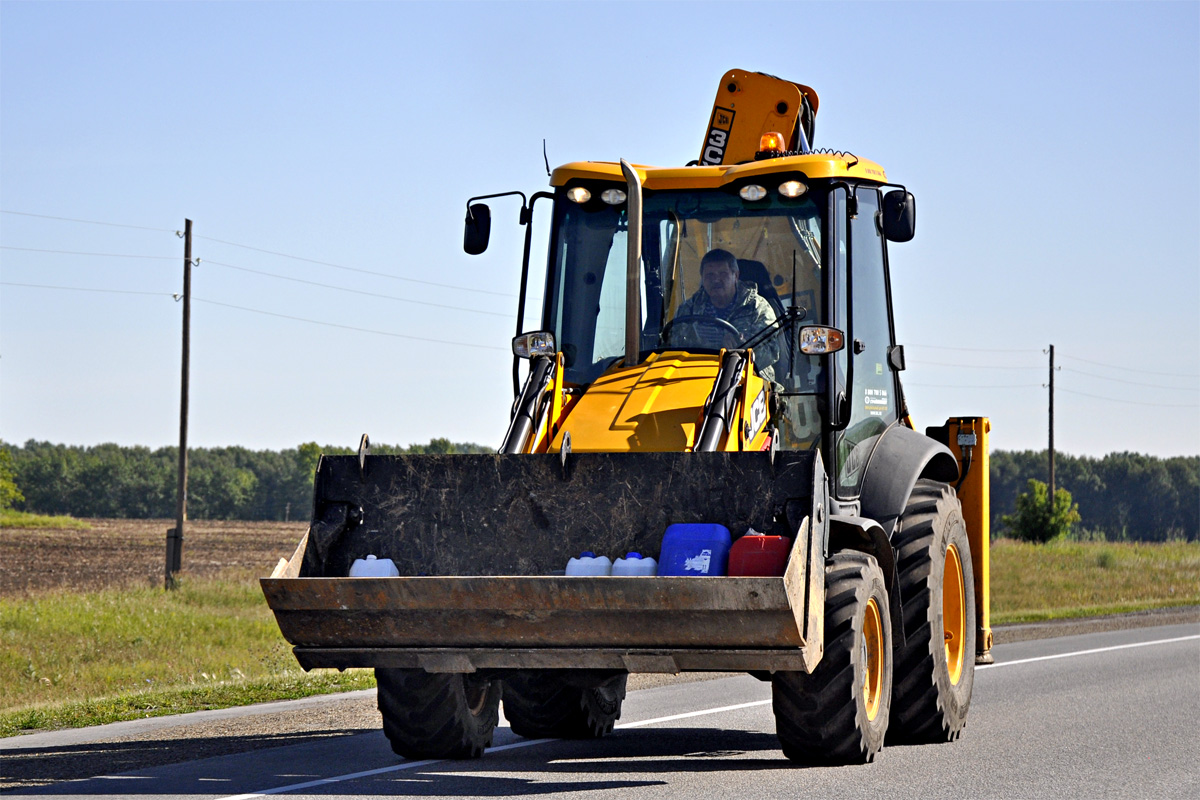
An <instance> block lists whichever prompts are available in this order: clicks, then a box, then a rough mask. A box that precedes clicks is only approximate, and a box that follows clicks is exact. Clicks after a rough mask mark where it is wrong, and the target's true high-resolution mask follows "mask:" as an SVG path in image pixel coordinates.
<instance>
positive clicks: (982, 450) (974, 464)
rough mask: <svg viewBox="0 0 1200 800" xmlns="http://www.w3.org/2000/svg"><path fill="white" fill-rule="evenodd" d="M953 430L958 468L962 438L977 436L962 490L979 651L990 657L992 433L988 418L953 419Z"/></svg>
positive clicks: (961, 464) (952, 447) (961, 463)
mask: <svg viewBox="0 0 1200 800" xmlns="http://www.w3.org/2000/svg"><path fill="white" fill-rule="evenodd" d="M947 425H948V427H949V434H950V436H949V439H950V442H949V445H950V451H951V452H952V453H954V456H955V458H957V459H958V468H959V470H960V471H961V470H962V469H963V468H964V466H965V463H964V455H965V453H964V449H965V448H963V447H960V446H959V444H958V436H959V434H960V433H961V434H971V433H974V434H975V442H976V443H975V446H974V447H973V448H971V449H972V453H971V469H970V471H968V472H967V478H966V480H965V481H963V484H962V486H960V487H959V489H958V499H959V502H961V503H962V512H963V520H964V521H965V522H966V523H967V538H968V540H969V541H970V543H971V563H972V565H973V571H974V573H975V617H976V621H977V622H978V626H979V630H978V632H977V633H976V635H975V649H976V650H977V651H978V652H980V653H986V652H987V651H989V650H991V649H992V627H991V596H992V592H991V585H990V583H991V578H990V572H991V564H990V560H991V555H990V546H991V539H990V536H991V531H990V529H991V509H990V508H989V505H988V498H989V496H990V492H991V485H990V481H989V475H988V472H989V469H988V433H989V432H990V431H991V429H992V423H991V420H989V419H988V418H987V417H951V418H950V419H949V420H947Z"/></svg>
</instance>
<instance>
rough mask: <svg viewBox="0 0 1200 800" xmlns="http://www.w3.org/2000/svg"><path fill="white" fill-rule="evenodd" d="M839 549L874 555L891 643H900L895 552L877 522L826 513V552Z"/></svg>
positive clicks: (900, 619) (902, 632) (902, 636)
mask: <svg viewBox="0 0 1200 800" xmlns="http://www.w3.org/2000/svg"><path fill="white" fill-rule="evenodd" d="M839 550H857V551H858V552H860V553H866V554H867V555H871V556H874V557H875V560H876V561H878V562H879V569H880V570H881V571H882V572H883V582H884V585H885V586H887V590H888V608H889V610H890V612H891V618H892V642H893V644H894V645H895V644H896V643H899V644H903V643H904V617H903V616H902V614H901V608H900V589H899V586H897V583H896V554H895V552H894V551H893V550H892V543H891V541H890V540H889V539H888V536H887V534H886V533H884V532H883V528H882V527H880V525H879V523H878V522H876V521H875V520H873V519H867V518H866V517H851V516H848V515H845V514H831V515H830V516H829V551H828V552H829V554H830V555H832V554H833V553H836V552H837V551H839Z"/></svg>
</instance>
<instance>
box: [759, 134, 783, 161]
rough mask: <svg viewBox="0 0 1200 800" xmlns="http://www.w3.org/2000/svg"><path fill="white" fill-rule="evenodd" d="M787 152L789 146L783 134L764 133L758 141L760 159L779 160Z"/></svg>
mask: <svg viewBox="0 0 1200 800" xmlns="http://www.w3.org/2000/svg"><path fill="white" fill-rule="evenodd" d="M785 150H787V144H785V143H784V140H783V134H782V133H779V132H778V131H770V132H768V133H764V134H763V135H762V138H760V139H759V140H758V157H759V158H779V157H780V156H781V155H783V153H784V151H785Z"/></svg>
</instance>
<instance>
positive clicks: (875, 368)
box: [837, 187, 897, 497]
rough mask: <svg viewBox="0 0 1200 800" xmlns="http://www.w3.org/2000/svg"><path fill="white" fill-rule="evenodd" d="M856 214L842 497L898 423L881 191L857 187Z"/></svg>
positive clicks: (853, 491)
mask: <svg viewBox="0 0 1200 800" xmlns="http://www.w3.org/2000/svg"><path fill="white" fill-rule="evenodd" d="M855 195H856V197H857V198H858V213H857V215H855V217H854V218H853V219H852V220H851V221H850V236H851V248H850V258H851V263H850V336H851V340H850V341H849V342H848V343H847V350H849V357H850V358H851V359H853V366H852V369H851V376H852V377H851V381H852V385H851V387H850V424H849V425H847V427H846V429H845V430H844V431H843V432H842V433H841V434H840V436H839V441H838V446H837V461H838V494H839V495H840V496H842V497H853V496H855V495H857V494H858V491H859V488H860V487H861V485H862V479H863V470H864V468H865V467H866V465H867V460H868V459H869V458H870V455H871V451H872V450H874V448H875V443H876V442H877V441H878V439H879V435H880V434H881V433H883V431H884V430H885V429H886V428H887V427H888V426H889V425H890V424H892V423H893V422H895V421H896V414H897V411H896V409H897V401H896V381H895V376H894V375H893V372H892V369H891V366H890V365H889V364H888V348H889V347H890V346H891V344H892V327H891V319H890V318H889V315H888V290H887V274H886V271H885V269H884V250H883V248H884V240H883V234H882V232H881V231H880V228H879V222H878V221H877V220H879V207H880V199H879V192H878V191H877V190H875V189H874V188H869V187H859V188H858V190H857V191H856V192H855Z"/></svg>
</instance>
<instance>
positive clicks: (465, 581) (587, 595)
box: [262, 453, 826, 672]
mask: <svg viewBox="0 0 1200 800" xmlns="http://www.w3.org/2000/svg"><path fill="white" fill-rule="evenodd" d="M825 505H826V501H825V497H824V472H823V468H822V466H821V462H820V457H819V455H817V454H815V453H780V454H776V456H775V459H774V462H773V463H772V460H771V457H770V456H769V455H768V454H766V453H587V454H575V455H571V456H569V457H568V459H567V460H566V462H565V464H564V462H563V461H562V460H561V459H560V457H559V456H558V455H483V456H465V455H464V456H376V457H370V456H369V457H367V458H365V459H364V460H362V461H360V460H359V459H358V458H357V457H354V456H347V457H327V458H323V459H322V461H321V464H320V466H319V467H318V475H317V483H316V504H315V509H314V523H313V525H312V527H311V528H310V531H309V534H308V535H307V537H306V540H305V542H304V543H302V545H301V548H300V549H298V550H297V553H296V555H295V556H294V557H293V559H292V561H291V562H289V563H288V564H287V566H286V568H281V569H280V570H279V571H277V574H276V575H275V576H273V577H271V578H265V579H263V581H262V585H263V590H264V592H265V594H266V596H267V601H268V603H269V604H270V606H271V608H272V609H273V610H274V612H275V616H276V619H277V620H278V622H279V626H280V629H281V630H282V632H283V634H284V636H285V638H287V639H288V641H290V642H291V643H292V644H293V645H294V646H295V652H296V656H297V658H298V659H299V661H300V663H301V665H302V666H304V667H305V668H310V667H326V666H330V667H339V668H344V667H351V666H353V667H366V666H372V667H411V668H424V669H426V670H429V671H435V672H470V671H474V670H477V669H532V668H594V669H608V670H624V671H655V672H678V671H682V670H697V669H703V670H735V671H741V670H775V669H790V670H797V669H803V670H809V669H811V668H812V666H814V665H815V663H816V660H817V659H818V658H819V657H820V642H821V635H820V630H821V629H820V626H821V613H820V612H821V609H822V607H823V591H824V584H823V580H824V576H823V573H824V570H823V564H824V549H825V529H826V522H825V510H824V509H825ZM677 522H719V523H722V524H724V525H726V526H727V527H728V528H729V529H730V530H731V531H732V532H733V533H734V535H735V536H739V535H741V534H744V533H745V531H746V530H747V528H748V527H753V528H754V529H756V530H759V531H763V532H781V533H786V535H789V536H792V537H793V539H794V542H793V548H792V553H791V558H790V560H789V564H788V568H787V572H786V574H785V575H784V576H782V577H776V578H726V577H712V578H708V577H704V578H699V577H697V578H691V577H687V578H680V577H661V578H623V577H595V578H592V577H589V578H584V577H566V576H564V575H563V574H562V569H563V566H564V565H565V563H566V561H567V559H568V558H569V557H570V556H572V555H577V554H578V553H579V552H581V551H583V550H593V551H595V552H602V553H607V554H610V555H613V556H616V555H623V554H624V553H625V552H626V551H628V550H636V551H638V552H641V553H643V554H646V555H657V554H658V553H659V547H660V542H661V539H662V535H663V532H664V531H665V530H666V527H667V526H668V525H669V524H672V523H677ZM368 554H374V555H376V556H378V557H379V558H391V559H392V560H393V561H394V562H395V563H396V565H397V567H398V568H399V570H400V573H401V577H397V578H348V577H344V576H346V575H347V574H348V572H349V567H350V564H351V563H352V562H353V561H354V560H355V559H356V558H362V557H365V556H366V555H368ZM281 567H282V565H281ZM555 573H557V574H555Z"/></svg>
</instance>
